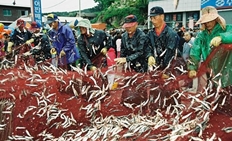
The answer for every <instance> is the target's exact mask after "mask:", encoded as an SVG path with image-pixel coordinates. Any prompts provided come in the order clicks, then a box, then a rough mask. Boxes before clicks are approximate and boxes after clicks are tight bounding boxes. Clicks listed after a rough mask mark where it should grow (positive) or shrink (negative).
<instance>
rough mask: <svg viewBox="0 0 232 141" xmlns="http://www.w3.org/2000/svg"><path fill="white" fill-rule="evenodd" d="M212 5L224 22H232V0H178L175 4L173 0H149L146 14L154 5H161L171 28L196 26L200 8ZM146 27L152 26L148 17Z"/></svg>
mask: <svg viewBox="0 0 232 141" xmlns="http://www.w3.org/2000/svg"><path fill="white" fill-rule="evenodd" d="M210 5H211V6H214V7H216V8H217V9H218V11H219V14H220V15H221V16H222V17H224V18H225V20H226V22H227V23H229V24H232V18H231V16H230V13H231V12H232V9H231V7H232V0H179V2H178V4H177V6H176V5H174V0H149V4H148V15H149V12H150V9H151V8H152V7H154V6H161V7H163V9H164V12H165V21H166V23H167V24H168V25H169V26H171V27H173V28H180V27H182V26H184V27H185V28H187V29H188V28H197V27H198V26H199V25H198V26H197V25H195V23H196V22H197V21H198V19H199V18H200V15H201V13H200V10H201V9H202V8H204V7H206V6H210ZM148 21H149V22H148V28H151V27H152V24H151V22H150V18H148Z"/></svg>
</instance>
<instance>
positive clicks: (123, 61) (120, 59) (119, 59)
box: [114, 57, 126, 64]
mask: <svg viewBox="0 0 232 141" xmlns="http://www.w3.org/2000/svg"><path fill="white" fill-rule="evenodd" d="M114 61H115V62H116V63H117V64H124V63H126V58H125V57H124V58H116V59H114Z"/></svg>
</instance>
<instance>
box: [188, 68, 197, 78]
mask: <svg viewBox="0 0 232 141" xmlns="http://www.w3.org/2000/svg"><path fill="white" fill-rule="evenodd" d="M188 75H189V78H193V77H196V76H197V72H196V71H195V70H191V71H189V73H188Z"/></svg>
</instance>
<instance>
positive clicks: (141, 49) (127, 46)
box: [120, 29, 148, 72]
mask: <svg viewBox="0 0 232 141" xmlns="http://www.w3.org/2000/svg"><path fill="white" fill-rule="evenodd" d="M146 41H147V40H146V35H145V33H144V32H143V31H141V30H140V29H136V31H135V34H134V35H133V37H132V38H129V36H128V33H127V32H125V33H124V34H123V35H122V43H121V52H120V57H126V61H127V62H130V65H131V67H132V68H133V69H134V70H135V71H137V72H146V71H147V66H148V65H147V59H146V52H147V51H146V50H147V49H148V47H147V42H146Z"/></svg>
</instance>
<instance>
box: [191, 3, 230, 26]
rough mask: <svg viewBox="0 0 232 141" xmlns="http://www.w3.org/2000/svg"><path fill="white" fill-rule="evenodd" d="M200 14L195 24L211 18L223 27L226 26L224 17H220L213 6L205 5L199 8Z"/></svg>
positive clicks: (208, 20) (205, 21)
mask: <svg viewBox="0 0 232 141" xmlns="http://www.w3.org/2000/svg"><path fill="white" fill-rule="evenodd" d="M201 12H202V16H201V18H200V19H199V20H198V21H197V23H196V25H197V24H204V23H207V22H210V21H213V20H216V21H217V22H218V23H219V24H220V25H221V27H222V28H223V29H225V27H226V21H225V19H224V18H222V17H221V16H220V15H219V14H218V11H217V9H216V8H215V7H213V6H207V7H205V8H203V9H202V10H201Z"/></svg>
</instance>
